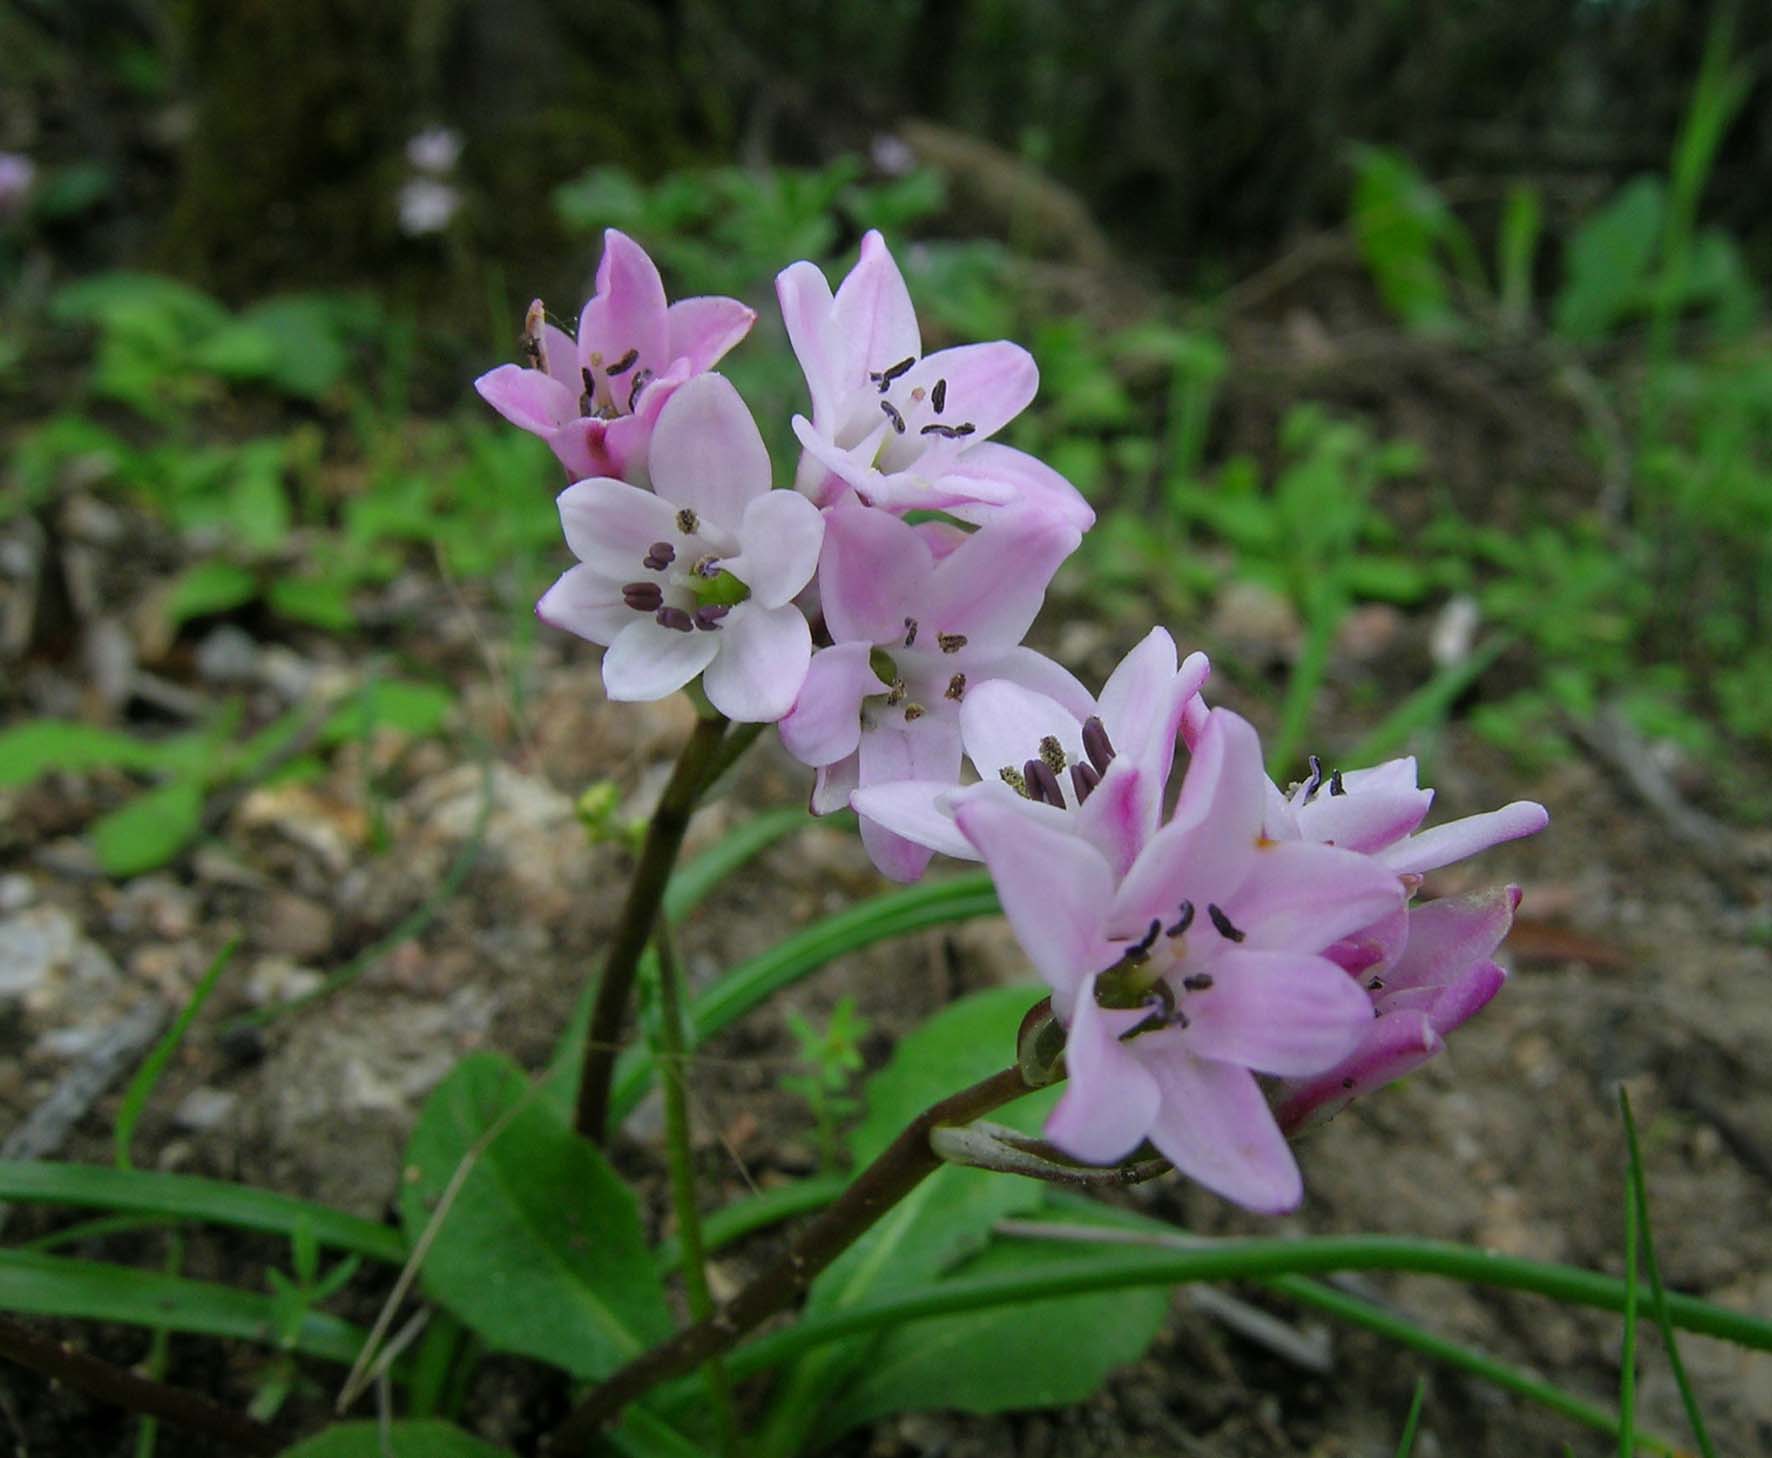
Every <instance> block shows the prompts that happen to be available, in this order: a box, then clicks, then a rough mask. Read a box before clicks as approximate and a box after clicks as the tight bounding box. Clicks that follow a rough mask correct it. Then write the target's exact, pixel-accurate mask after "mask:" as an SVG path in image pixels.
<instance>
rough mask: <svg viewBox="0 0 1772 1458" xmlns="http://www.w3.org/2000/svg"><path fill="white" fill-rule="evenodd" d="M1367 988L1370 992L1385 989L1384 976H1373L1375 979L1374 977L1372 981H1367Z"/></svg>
mask: <svg viewBox="0 0 1772 1458" xmlns="http://www.w3.org/2000/svg"><path fill="white" fill-rule="evenodd" d="M1366 990H1367V991H1368V992H1381V991H1383V990H1384V978H1382V977H1374V978H1373V979H1372V980H1371V981H1370V982H1368V983H1367V984H1366Z"/></svg>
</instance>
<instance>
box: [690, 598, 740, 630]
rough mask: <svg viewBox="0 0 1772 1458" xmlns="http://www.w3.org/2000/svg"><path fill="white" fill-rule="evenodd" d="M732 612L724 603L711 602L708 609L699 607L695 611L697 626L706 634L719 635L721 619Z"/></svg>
mask: <svg viewBox="0 0 1772 1458" xmlns="http://www.w3.org/2000/svg"><path fill="white" fill-rule="evenodd" d="M731 611H732V609H731V608H729V607H727V606H726V604H725V603H723V602H711V603H709V604H708V605H707V606H706V607H698V608H697V609H696V610H695V626H696V627H698V628H700V629H701V630H702V632H704V633H717V632H719V631H720V619H721V618H723V617H725V616H726V614H727V613H729V612H731Z"/></svg>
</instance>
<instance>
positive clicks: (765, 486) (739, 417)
mask: <svg viewBox="0 0 1772 1458" xmlns="http://www.w3.org/2000/svg"><path fill="white" fill-rule="evenodd" d="M648 470H649V473H650V475H651V477H652V489H653V490H654V491H656V492H657V493H658V494H659V495H660V496H662V497H663V498H664V499H665V500H666V501H668V502H670V503H671V504H672V505H673V506H686V507H689V508H690V509H691V510H693V511H695V512H697V513H698V514H699V515H701V516H703V517H706V518H707V519H708V520H709V521H711V522H715V523H717V524H719V525H721V526H723V527H726V528H727V529H728V530H731V529H733V528H735V527H737V525H738V523H739V521H740V519H741V518H742V517H743V516H744V512H745V508H746V507H747V506H749V505H750V504H751V502H753V501H755V500H756V499H757V498H759V497H761V496H762V495H763V494H764V493H765V492H767V491H768V490H769V480H770V472H769V452H768V451H767V450H766V449H764V446H763V437H762V435H761V434H760V433H759V432H758V430H757V422H756V421H755V420H753V419H751V412H750V411H749V410H747V409H746V408H745V403H744V401H743V400H741V399H740V398H739V394H738V391H737V390H735V389H733V387H732V382H731V381H730V380H728V379H727V378H726V377H725V376H724V375H714V374H706V375H697V376H695V378H694V379H692V380H689V381H687V382H686V383H685V384H683V385H680V386H679V387H678V388H677V391H676V393H675V394H674V395H672V396H671V399H670V403H669V404H667V405H666V406H665V407H664V409H663V411H661V412H660V414H659V417H658V425H657V426H656V427H655V428H654V430H653V432H652V454H651V461H650V465H649V467H648ZM807 504H808V505H810V504H811V503H807ZM802 585H804V584H802ZM798 590H799V589H798V588H796V589H795V591H796V592H797V591H798ZM792 595H793V594H792V593H789V594H788V596H790V597H791V596H792Z"/></svg>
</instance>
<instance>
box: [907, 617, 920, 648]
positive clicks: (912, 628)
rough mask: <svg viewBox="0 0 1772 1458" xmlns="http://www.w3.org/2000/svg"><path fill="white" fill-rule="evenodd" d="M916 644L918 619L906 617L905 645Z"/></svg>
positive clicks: (914, 645)
mask: <svg viewBox="0 0 1772 1458" xmlns="http://www.w3.org/2000/svg"><path fill="white" fill-rule="evenodd" d="M916 645H917V620H916V619H915V618H906V619H905V620H904V646H905V647H907V648H914V647H916Z"/></svg>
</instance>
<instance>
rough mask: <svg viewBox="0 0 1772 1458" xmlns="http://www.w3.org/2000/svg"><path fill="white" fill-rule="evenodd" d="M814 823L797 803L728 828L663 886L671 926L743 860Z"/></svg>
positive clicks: (666, 913) (755, 816) (735, 869)
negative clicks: (733, 828)
mask: <svg viewBox="0 0 1772 1458" xmlns="http://www.w3.org/2000/svg"><path fill="white" fill-rule="evenodd" d="M817 823H818V822H817V821H815V820H814V819H813V818H812V816H810V815H808V814H807V813H806V812H805V811H804V810H801V809H799V808H798V807H797V806H790V807H788V808H787V809H783V810H767V811H765V812H764V813H763V814H761V815H753V816H752V817H751V818H750V819H749V820H747V821H745V822H744V824H742V825H740V826H739V827H738V829H736V830H732V831H728V832H727V833H726V834H725V835H724V836H723V837H721V839H720V841H719V843H718V844H716V845H711V846H709V847H708V848H707V849H706V850H705V851H703V852H702V853H701V854H700V855H698V856H696V857H695V858H694V859H693V860H689V861H685V862H684V863H683V864H682V865H681V866H679V867H678V868H677V872H676V874H675V875H673V876H672V877H671V883H670V885H668V886H666V887H665V894H664V914H665V916H666V917H668V918H669V919H670V921H671V923H672V924H673V925H675V924H676V923H677V922H680V921H682V920H683V918H684V917H686V916H688V915H689V913H690V912H692V911H694V910H695V908H696V907H697V906H699V905H701V903H702V902H703V901H704V900H706V899H707V896H708V893H709V892H711V891H712V890H713V889H714V888H715V887H716V886H718V885H719V884H720V883H721V882H722V881H724V880H725V879H726V878H727V877H728V876H730V875H731V874H732V873H733V872H734V871H737V870H738V869H740V868H741V867H742V866H743V865H744V864H745V862H747V861H749V860H751V859H752V858H753V857H755V856H759V855H761V854H762V853H763V852H764V851H766V850H768V849H769V847H770V846H772V845H774V844H775V843H776V841H778V840H784V839H786V838H787V837H788V836H790V835H792V834H794V832H796V831H799V830H804V829H806V828H807V827H808V826H809V825H815V824H817Z"/></svg>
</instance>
